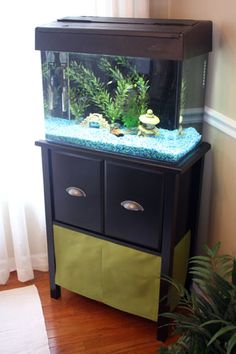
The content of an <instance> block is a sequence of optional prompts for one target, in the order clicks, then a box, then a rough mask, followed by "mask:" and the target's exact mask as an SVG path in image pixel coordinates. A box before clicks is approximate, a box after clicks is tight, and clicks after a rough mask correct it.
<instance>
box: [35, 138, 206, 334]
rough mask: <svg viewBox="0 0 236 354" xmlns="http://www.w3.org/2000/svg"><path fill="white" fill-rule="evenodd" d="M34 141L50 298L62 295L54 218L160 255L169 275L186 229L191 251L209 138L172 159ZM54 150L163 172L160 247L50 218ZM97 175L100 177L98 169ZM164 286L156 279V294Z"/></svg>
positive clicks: (162, 306)
mask: <svg viewBox="0 0 236 354" xmlns="http://www.w3.org/2000/svg"><path fill="white" fill-rule="evenodd" d="M36 145H37V146H40V147H41V152H42V166H43V180H44V198H45V213H46V231H47V242H48V259H49V273H50V292H51V297H52V298H55V299H57V298H59V297H60V295H61V288H60V286H58V285H57V284H56V283H55V272H56V264H55V252H54V241H53V224H58V225H61V226H64V227H66V228H69V229H70V228H71V229H72V230H77V231H81V232H83V233H84V234H88V235H91V236H95V237H99V238H102V239H105V240H108V241H111V242H115V243H118V244H121V245H125V246H128V247H133V248H136V249H138V250H141V251H145V252H148V253H152V254H156V255H159V256H161V259H162V272H161V273H162V274H163V275H169V276H171V275H172V270H173V255H174V247H175V246H176V244H177V243H178V242H179V241H180V239H181V238H182V237H183V236H184V235H185V233H186V232H187V231H188V230H191V250H190V255H192V254H193V253H194V249H195V243H196V237H197V231H198V219H199V207H200V196H201V187H202V175H203V167H204V158H205V154H206V152H207V151H208V150H209V149H210V145H209V144H208V143H201V144H200V145H199V146H198V147H197V148H196V149H195V150H193V151H192V152H191V153H189V154H188V155H187V156H186V157H185V158H183V159H182V160H180V161H179V162H178V163H176V164H168V163H164V162H160V161H157V160H148V159H142V158H138V157H129V156H126V155H121V154H114V153H108V152H103V151H95V150H89V149H85V148H80V147H75V146H73V145H71V146H70V145H68V144H67V145H66V144H59V143H55V142H49V141H44V140H41V141H37V142H36ZM57 151H60V152H65V153H66V154H74V155H77V156H80V157H84V158H89V159H98V160H103V161H107V162H108V163H114V164H116V165H117V164H118V165H119V164H120V165H121V166H127V167H131V168H137V169H138V170H145V171H152V172H160V173H162V174H163V178H164V191H163V211H162V215H161V217H162V231H161V244H160V247H159V249H152V248H151V247H145V246H143V245H138V244H135V243H134V244H132V243H131V242H129V241H128V242H127V241H124V240H119V239H117V238H114V237H111V236H107V235H105V234H104V233H98V232H93V231H91V230H89V229H82V228H80V227H75V226H72V225H69V224H65V223H61V222H58V221H57V220H55V219H54V205H53V180H52V159H51V154H52V153H54V152H57ZM102 163H103V162H102ZM102 179H103V180H104V175H103V173H102ZM100 187H101V191H102V192H103V191H104V186H103V183H101V186H100ZM105 189H106V187H105ZM104 214H105V213H103V214H101V215H103V217H104ZM102 225H103V226H104V219H103V220H102ZM168 289H169V285H168V284H167V282H163V281H161V284H160V298H162V297H163V296H164V295H166V294H167V293H168ZM157 301H159V299H157ZM168 310H169V307H168V305H167V304H166V303H160V306H159V313H161V312H165V311H168ZM164 323H167V320H166V319H164V318H162V317H160V316H158V326H159V325H163V324H164ZM167 330H168V328H167V327H162V328H161V329H159V330H158V332H157V338H158V339H160V340H164V339H165V338H166V337H167Z"/></svg>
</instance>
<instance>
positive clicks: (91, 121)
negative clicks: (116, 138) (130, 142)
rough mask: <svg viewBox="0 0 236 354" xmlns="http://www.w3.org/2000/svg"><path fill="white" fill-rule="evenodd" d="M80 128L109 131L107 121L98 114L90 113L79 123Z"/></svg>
mask: <svg viewBox="0 0 236 354" xmlns="http://www.w3.org/2000/svg"><path fill="white" fill-rule="evenodd" d="M80 126H81V127H85V128H101V129H110V125H109V123H108V121H107V120H106V119H105V118H103V116H102V114H99V113H90V114H89V116H88V117H86V118H85V119H84V120H83V121H82V122H81V123H80Z"/></svg>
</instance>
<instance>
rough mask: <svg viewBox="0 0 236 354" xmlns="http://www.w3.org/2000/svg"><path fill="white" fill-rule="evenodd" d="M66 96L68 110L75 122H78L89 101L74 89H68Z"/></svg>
mask: <svg viewBox="0 0 236 354" xmlns="http://www.w3.org/2000/svg"><path fill="white" fill-rule="evenodd" d="M68 95H69V97H70V110H71V113H72V114H73V116H74V117H75V119H76V120H80V119H81V117H83V115H84V112H85V110H86V108H87V107H88V106H89V101H88V99H87V97H86V96H85V95H83V94H82V93H81V92H80V91H79V90H77V89H76V88H69V90H68Z"/></svg>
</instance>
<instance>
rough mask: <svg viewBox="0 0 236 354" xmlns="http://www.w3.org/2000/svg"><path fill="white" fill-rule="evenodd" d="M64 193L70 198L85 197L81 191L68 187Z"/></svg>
mask: <svg viewBox="0 0 236 354" xmlns="http://www.w3.org/2000/svg"><path fill="white" fill-rule="evenodd" d="M66 192H67V193H68V194H69V195H71V196H72V197H86V193H85V192H84V191H83V189H80V188H78V187H68V188H66Z"/></svg>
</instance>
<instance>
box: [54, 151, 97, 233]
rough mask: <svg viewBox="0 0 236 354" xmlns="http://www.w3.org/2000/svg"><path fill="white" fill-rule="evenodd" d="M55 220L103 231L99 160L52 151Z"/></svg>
mask: <svg viewBox="0 0 236 354" xmlns="http://www.w3.org/2000/svg"><path fill="white" fill-rule="evenodd" d="M51 163H52V183H53V203H54V220H55V221H59V222H63V223H66V224H69V225H72V226H77V227H81V228H85V229H89V230H92V231H97V232H102V182H101V164H102V162H101V161H100V160H96V159H90V158H84V157H83V156H79V155H73V154H67V153H64V152H52V155H51Z"/></svg>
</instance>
